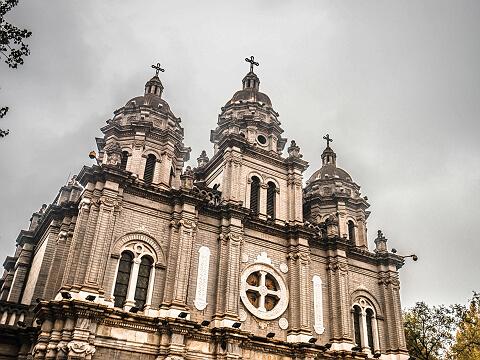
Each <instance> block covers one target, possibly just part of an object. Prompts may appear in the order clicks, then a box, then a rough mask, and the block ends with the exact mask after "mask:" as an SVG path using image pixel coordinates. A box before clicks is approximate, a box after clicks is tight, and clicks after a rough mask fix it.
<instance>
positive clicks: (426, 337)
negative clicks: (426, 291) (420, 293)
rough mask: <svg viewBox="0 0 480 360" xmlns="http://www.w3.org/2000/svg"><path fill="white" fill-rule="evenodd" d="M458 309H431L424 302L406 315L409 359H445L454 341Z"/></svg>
mask: <svg viewBox="0 0 480 360" xmlns="http://www.w3.org/2000/svg"><path fill="white" fill-rule="evenodd" d="M459 312H461V310H460V309H459V307H458V306H445V305H439V306H428V305H427V304H425V303H424V302H423V301H422V302H417V303H416V304H415V306H414V307H413V308H411V309H408V310H407V311H406V312H405V313H404V326H405V338H406V340H407V348H408V351H409V353H410V355H411V356H412V357H414V358H416V359H419V360H437V359H442V358H444V357H445V355H446V354H447V352H448V350H449V348H450V346H451V345H452V344H453V342H454V340H455V336H454V334H455V329H456V328H457V324H458V322H459V317H458V316H459Z"/></svg>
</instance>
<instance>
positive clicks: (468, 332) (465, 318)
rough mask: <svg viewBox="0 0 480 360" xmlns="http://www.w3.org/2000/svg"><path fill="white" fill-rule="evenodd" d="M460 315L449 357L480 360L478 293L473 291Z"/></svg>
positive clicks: (479, 301)
mask: <svg viewBox="0 0 480 360" xmlns="http://www.w3.org/2000/svg"><path fill="white" fill-rule="evenodd" d="M460 316H461V320H460V323H459V325H458V329H457V334H456V337H455V343H454V344H453V346H452V347H451V349H450V353H449V358H451V359H457V360H480V293H474V295H473V298H472V300H471V301H470V306H468V307H466V308H465V310H464V311H463V312H462V313H461V314H460Z"/></svg>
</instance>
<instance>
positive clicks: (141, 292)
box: [135, 256, 153, 309]
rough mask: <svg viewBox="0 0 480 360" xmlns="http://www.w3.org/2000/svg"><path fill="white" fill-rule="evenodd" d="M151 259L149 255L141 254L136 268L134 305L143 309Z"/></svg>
mask: <svg viewBox="0 0 480 360" xmlns="http://www.w3.org/2000/svg"><path fill="white" fill-rule="evenodd" d="M152 264H153V261H152V259H151V258H150V257H149V256H143V257H142V260H141V262H140V267H139V268H138V277H137V286H136V288H135V305H136V306H137V307H138V308H139V309H143V307H144V306H145V302H146V301H147V291H148V283H149V280H150V271H151V269H152Z"/></svg>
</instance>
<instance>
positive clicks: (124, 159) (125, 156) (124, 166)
mask: <svg viewBox="0 0 480 360" xmlns="http://www.w3.org/2000/svg"><path fill="white" fill-rule="evenodd" d="M127 161H128V152H127V151H123V152H122V162H121V163H120V169H122V170H126V169H127Z"/></svg>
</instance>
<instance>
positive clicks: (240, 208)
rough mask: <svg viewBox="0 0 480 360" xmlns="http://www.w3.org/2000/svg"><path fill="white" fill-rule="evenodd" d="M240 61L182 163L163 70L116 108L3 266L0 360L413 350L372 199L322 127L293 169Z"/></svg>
mask: <svg viewBox="0 0 480 360" xmlns="http://www.w3.org/2000/svg"><path fill="white" fill-rule="evenodd" d="M246 60H247V61H249V62H250V64H251V65H250V71H249V72H248V74H247V75H246V76H245V77H244V78H243V80H242V87H241V89H240V90H238V91H237V92H235V93H234V94H233V96H232V97H231V98H230V100H228V101H227V103H226V104H225V105H224V106H223V107H221V110H220V114H219V115H218V121H217V124H216V127H215V128H214V129H213V130H212V131H211V134H210V140H211V142H212V143H213V156H212V157H211V158H209V157H208V156H207V153H206V152H205V151H203V152H202V153H201V154H200V156H199V157H198V158H197V166H196V167H194V168H191V167H190V166H186V162H187V161H188V160H189V158H190V148H189V147H187V146H186V145H185V144H184V142H183V141H184V129H183V127H182V124H181V121H180V118H179V117H177V116H176V115H175V114H174V113H173V111H172V109H171V107H170V105H169V104H168V103H167V102H166V101H165V100H164V96H163V91H164V87H163V84H162V82H161V81H160V78H159V76H158V75H159V72H160V71H163V69H161V68H160V65H159V64H158V65H157V66H153V67H154V69H156V74H155V76H153V77H152V78H151V79H150V80H148V81H147V83H146V84H145V90H144V94H143V95H141V96H136V97H134V98H132V99H130V100H128V101H127V102H126V103H125V105H124V106H122V107H120V108H119V109H118V110H115V112H114V116H113V117H112V119H109V120H107V122H106V125H105V126H104V127H102V128H101V131H102V133H103V137H101V138H97V139H96V142H97V146H98V151H97V152H92V153H91V154H90V156H91V158H92V159H93V162H94V163H95V164H94V165H92V166H85V167H84V168H83V169H82V170H81V171H80V172H79V174H78V175H77V176H74V177H73V178H72V179H71V180H70V181H69V182H68V184H67V185H65V186H62V187H61V188H60V190H59V192H58V195H57V196H56V198H55V199H54V200H53V202H52V203H51V204H50V205H48V206H47V205H44V206H43V207H42V208H41V210H39V211H38V212H35V213H34V214H33V215H32V217H31V219H30V226H29V228H28V229H26V230H22V231H20V234H19V235H18V237H17V239H16V251H15V253H14V254H13V256H8V257H7V258H6V260H5V262H4V263H3V266H4V268H5V271H4V273H3V277H2V279H1V280H0V359H72V360H73V359H122V360H123V359H127V360H134V359H146V360H156V359H159V360H164V359H165V360H179V359H191V360H203V359H222V360H223V359H245V360H247V359H250V360H253V359H255V360H260V359H268V360H294V359H305V360H307V359H308V360H313V359H367V358H368V359H372V358H380V359H391V360H394V359H399V360H400V359H408V358H409V356H408V353H407V350H406V343H405V337H404V333H403V325H402V314H401V305H400V295H399V278H398V269H399V268H401V267H402V265H403V264H404V257H402V256H398V255H396V254H394V253H392V252H389V251H388V249H387V245H386V242H387V240H386V239H385V237H384V236H383V235H382V233H381V232H380V231H379V232H378V235H377V236H376V239H375V240H374V244H373V245H372V244H370V248H369V243H368V238H367V226H366V222H367V219H368V216H369V214H370V212H369V211H368V210H367V209H368V207H369V204H368V202H367V197H366V196H362V195H361V193H360V186H359V185H358V184H356V183H355V182H354V180H353V179H352V177H351V176H350V175H349V173H348V172H346V171H345V170H342V169H341V168H340V167H338V166H337V164H338V163H340V162H341V161H339V160H341V159H340V158H339V159H337V154H336V153H335V152H334V150H333V149H332V146H331V145H330V143H331V141H332V140H331V139H330V137H329V136H328V135H327V136H325V137H324V138H325V139H326V143H327V146H326V148H325V150H324V151H323V153H321V158H322V166H321V168H320V169H318V170H317V171H315V172H314V173H313V175H312V176H311V177H310V178H309V179H304V177H303V173H304V171H305V169H307V167H308V163H307V161H306V160H305V159H304V158H303V157H302V154H301V151H300V147H299V146H298V145H297V144H296V143H295V141H293V140H292V141H287V139H286V138H285V137H283V130H282V126H281V123H280V121H279V114H278V113H277V112H276V110H275V109H274V107H273V105H272V102H271V100H270V98H269V97H268V96H267V95H266V94H264V93H262V92H261V91H260V80H259V78H258V76H257V75H256V74H255V72H254V70H253V66H254V65H258V64H257V63H255V62H254V59H253V57H252V58H249V59H246ZM286 121H289V119H287V120H286ZM290 121H292V120H291V119H290ZM212 127H214V123H213V122H212ZM319 155H320V153H319ZM371 249H373V250H371Z"/></svg>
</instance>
